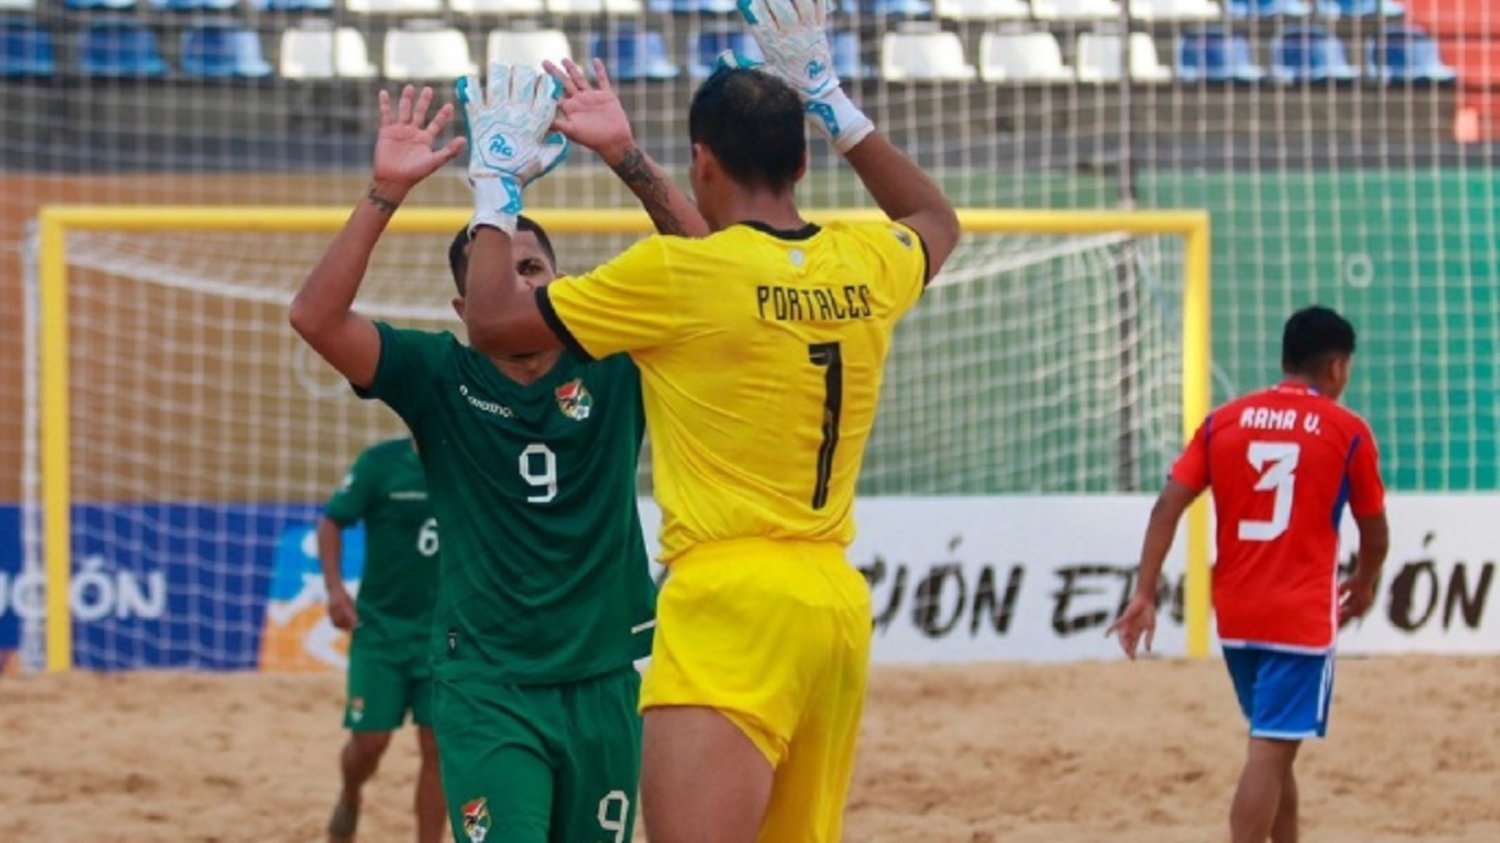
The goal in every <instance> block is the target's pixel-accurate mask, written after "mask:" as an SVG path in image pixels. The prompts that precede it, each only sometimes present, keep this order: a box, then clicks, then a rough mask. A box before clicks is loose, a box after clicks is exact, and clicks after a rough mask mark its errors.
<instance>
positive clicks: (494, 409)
mask: <svg viewBox="0 0 1500 843" xmlns="http://www.w3.org/2000/svg"><path fill="white" fill-rule="evenodd" d="M458 394H459V395H462V396H463V397H464V400H465V401H467V402H469V406H470V407H473V408H474V409H476V410H479V411H480V412H484V413H489V414H490V415H492V416H500V417H501V418H506V419H513V418H515V417H516V414H515V413H513V412H511V409H510V408H509V407H507V406H505V405H504V404H500V403H497V402H494V401H486V400H484V399H483V398H480V397H478V396H475V395H470V394H469V387H468V385H467V384H459V385H458Z"/></svg>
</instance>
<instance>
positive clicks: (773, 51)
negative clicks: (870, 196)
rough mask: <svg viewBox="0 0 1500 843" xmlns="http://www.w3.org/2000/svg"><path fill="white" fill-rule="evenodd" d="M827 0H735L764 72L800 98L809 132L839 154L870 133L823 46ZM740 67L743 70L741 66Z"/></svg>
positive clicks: (868, 122) (869, 125) (868, 123)
mask: <svg viewBox="0 0 1500 843" xmlns="http://www.w3.org/2000/svg"><path fill="white" fill-rule="evenodd" d="M828 5H829V0H738V6H739V10H740V14H741V15H743V16H744V18H745V23H747V24H749V25H750V34H751V35H752V36H753V37H754V38H755V43H757V44H759V45H760V49H761V52H763V53H765V55H766V61H765V66H764V68H763V69H764V70H765V71H766V72H768V73H770V74H771V75H773V76H776V77H778V78H779V79H781V80H782V81H784V82H786V83H787V84H788V85H791V86H792V90H794V91H796V92H797V96H799V97H801V98H802V108H803V110H805V111H806V112H807V116H808V118H809V119H811V120H812V124H813V126H815V127H816V128H817V129H818V130H819V131H821V132H822V133H823V136H824V137H826V138H828V142H829V143H831V144H833V148H834V149H836V150H838V151H839V153H840V154H843V153H846V152H848V151H849V150H851V149H853V148H854V145H855V144H857V143H859V142H860V141H862V140H864V139H865V138H866V137H867V136H869V134H870V133H871V132H873V131H875V124H874V123H873V122H871V120H870V118H869V117H866V116H865V114H864V112H862V111H860V110H859V109H858V108H857V107H856V106H855V105H854V101H853V100H851V99H849V95H848V94H846V93H844V89H843V88H842V87H841V86H840V85H839V77H838V74H837V73H835V72H834V70H833V51H832V50H831V49H830V48H829V46H828V31H827V29H826V26H827V21H828ZM740 65H741V66H747V65H746V63H745V62H744V61H743V60H741V61H740Z"/></svg>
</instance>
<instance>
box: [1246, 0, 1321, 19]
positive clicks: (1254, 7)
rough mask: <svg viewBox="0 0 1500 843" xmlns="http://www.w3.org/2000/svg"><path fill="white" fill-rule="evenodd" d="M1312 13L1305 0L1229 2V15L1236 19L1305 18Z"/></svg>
mask: <svg viewBox="0 0 1500 843" xmlns="http://www.w3.org/2000/svg"><path fill="white" fill-rule="evenodd" d="M1312 13H1313V7H1312V4H1311V3H1308V2H1306V1H1305V0H1229V14H1230V16H1231V17H1236V18H1272V17H1278V18H1305V17H1307V16H1308V15H1310V14H1312Z"/></svg>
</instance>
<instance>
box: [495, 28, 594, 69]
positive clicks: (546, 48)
mask: <svg viewBox="0 0 1500 843" xmlns="http://www.w3.org/2000/svg"><path fill="white" fill-rule="evenodd" d="M484 55H485V61H486V62H487V63H488V62H493V61H503V62H507V63H509V64H520V65H526V66H527V67H535V68H540V67H541V66H542V62H543V61H548V60H550V61H553V62H561V61H562V60H563V59H571V58H573V47H572V45H570V44H569V43H568V36H566V35H564V34H563V31H562V30H561V29H533V30H526V31H521V32H514V31H506V30H503V29H497V30H495V31H493V32H491V33H490V35H489V37H488V38H487V39H485V49H484Z"/></svg>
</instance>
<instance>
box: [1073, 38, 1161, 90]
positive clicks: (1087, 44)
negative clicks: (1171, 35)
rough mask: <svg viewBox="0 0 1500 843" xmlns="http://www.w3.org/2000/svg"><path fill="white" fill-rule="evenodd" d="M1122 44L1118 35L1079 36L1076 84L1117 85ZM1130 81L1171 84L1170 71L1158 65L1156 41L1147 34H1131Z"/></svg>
mask: <svg viewBox="0 0 1500 843" xmlns="http://www.w3.org/2000/svg"><path fill="white" fill-rule="evenodd" d="M1123 44H1124V42H1123V41H1122V40H1120V36H1118V35H1100V34H1098V33H1093V32H1085V33H1083V34H1081V35H1079V36H1078V59H1077V61H1078V81H1079V82H1094V83H1098V82H1118V81H1119V80H1120V59H1121V56H1120V53H1121V51H1122V49H1123V48H1122V45H1123ZM1130 78H1131V79H1133V80H1135V81H1136V82H1170V81H1172V68H1170V67H1167V66H1166V65H1164V64H1162V63H1161V58H1160V57H1159V56H1158V55H1157V53H1156V42H1155V41H1153V40H1151V34H1150V33H1148V32H1132V33H1130Z"/></svg>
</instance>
